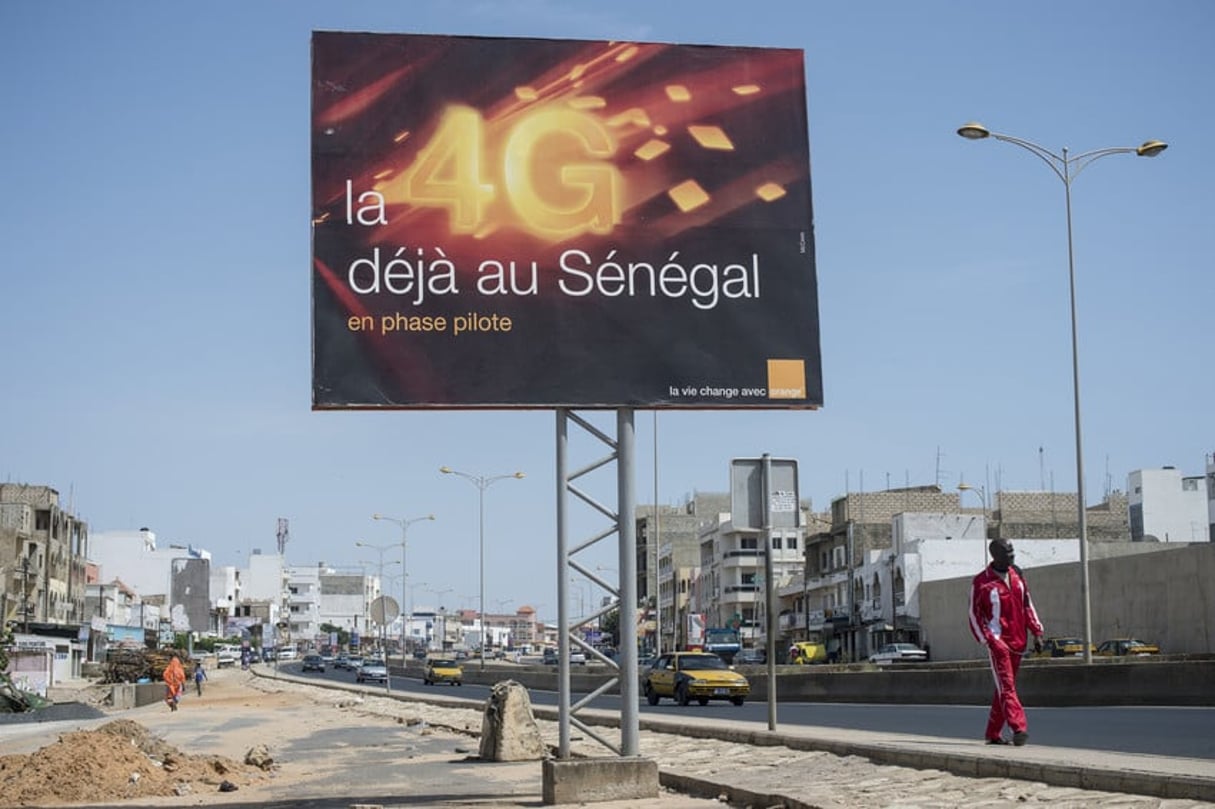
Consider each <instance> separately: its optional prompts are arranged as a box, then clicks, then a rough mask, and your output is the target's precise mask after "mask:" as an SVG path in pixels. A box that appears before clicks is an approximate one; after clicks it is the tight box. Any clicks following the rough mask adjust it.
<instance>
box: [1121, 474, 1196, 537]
mask: <svg viewBox="0 0 1215 809" xmlns="http://www.w3.org/2000/svg"><path fill="white" fill-rule="evenodd" d="M1127 501H1128V507H1129V509H1130V523H1131V541H1133V542H1153V541H1155V542H1207V541H1209V540H1210V525H1211V514H1210V508H1211V505H1210V502H1209V500H1208V493H1207V486H1206V485H1205V480H1204V477H1203V476H1201V475H1199V476H1195V477H1182V475H1181V472H1179V471H1178V470H1177V469H1176V468H1174V467H1172V466H1165V467H1163V468H1161V469H1139V470H1136V471H1134V472H1131V474H1130V475H1128V476H1127Z"/></svg>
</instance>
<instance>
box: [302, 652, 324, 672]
mask: <svg viewBox="0 0 1215 809" xmlns="http://www.w3.org/2000/svg"><path fill="white" fill-rule="evenodd" d="M304 671H319V672H324V671H325V658H323V657H321V656H320V655H304Z"/></svg>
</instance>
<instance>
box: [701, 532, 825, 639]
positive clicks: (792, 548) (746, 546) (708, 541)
mask: <svg viewBox="0 0 1215 809" xmlns="http://www.w3.org/2000/svg"><path fill="white" fill-rule="evenodd" d="M761 541H762V536H761V532H759V531H756V530H754V529H741V528H735V527H734V524H733V522H732V521H731V519H730V514H729V513H728V512H726V513H722V514H719V515H718V516H717V519H716V521H711V522H708V523H706V524H705V525H703V526H702V527H701V530H700V575H699V578H698V581H697V585H696V594H695V606H694V607H693V609H694V610H695V611H696V612H698V613H699V614H701V615H703V616H704V625H705V627H706V628H709V627H724V626H730V625H732V624H733V623H735V622H737V623H739V625H740V627H739V630H740V632H739V634H740V637H741V640H742V642H743V645H745V646H752V645H755V644H762V643H763V642H764V640H763V638H764V627H765V619H764V612H763V609H764V603H763V602H764V595H763V594H764V592H765V584H764V565H765V563H764V559H763V555H762V554H761V553H760V547H759V546H760V543H761ZM802 554H803V550H802V531H801V529H793V530H777V531H773V532H772V584H773V586H774V587H776V588H778V589H779V588H780V587H781V586H782V585H784V584H785V583H787V582H789V581H790V580H791V579H792V578H793V577H794V576H795V575H801V572H802V567H803V564H804V560H803V556H802Z"/></svg>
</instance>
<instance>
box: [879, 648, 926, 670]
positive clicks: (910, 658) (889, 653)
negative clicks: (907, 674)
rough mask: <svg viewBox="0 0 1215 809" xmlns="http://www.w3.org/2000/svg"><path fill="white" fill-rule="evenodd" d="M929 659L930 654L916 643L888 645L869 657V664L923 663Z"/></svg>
mask: <svg viewBox="0 0 1215 809" xmlns="http://www.w3.org/2000/svg"><path fill="white" fill-rule="evenodd" d="M927 659H928V652H926V651H924V650H923V649H921V648H920V647H919V646H916V645H915V644H914V643H887V644H885V645H883V646H881V647H880V648H879V649H878V650H877V651H876V652H874V653H873V654H871V655H869V662H870V663H877V664H878V665H879V666H882V665H886V664H888V663H917V662H920V663H922V662H923V661H925V660H927Z"/></svg>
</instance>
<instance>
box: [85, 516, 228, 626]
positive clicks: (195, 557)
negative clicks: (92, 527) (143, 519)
mask: <svg viewBox="0 0 1215 809" xmlns="http://www.w3.org/2000/svg"><path fill="white" fill-rule="evenodd" d="M89 556H90V557H91V559H92V561H93V562H94V563H96V565H97V568H98V570H97V577H98V580H99V581H103V582H106V581H113V580H114V579H121V580H122V581H123V583H125V584H126V585H127V586H128V587H130V588H131V589H132V590H134V591H135V592H136V593H137V594H138V596H139V599H140V601H141V602H143V603H144V604H145V613H144V619H145V620H146V619H147V611H148V610H151V607H150V606H146V605H147V604H148V602H152V601H155V602H158V603H161V604H163V606H162V607H161V609H160V615H159V616H158V617H159V618H160V619H161V620H164V621H168V622H169V623H170V624H171V625H172V628H173V629H174V630H175V631H179V632H181V631H195V632H204V631H207V630H209V629H211V606H212V605H211V595H210V569H211V553H210V552H209V551H206V550H203V549H202V548H195V547H194V546H193V545H169V546H168V547H160V546H158V545H157V543H156V534H154V533H153V532H151V531H149V530H148V529H146V528H141V529H139V530H138V531H101V532H99V533H95V534H91V535H90V537H89Z"/></svg>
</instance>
